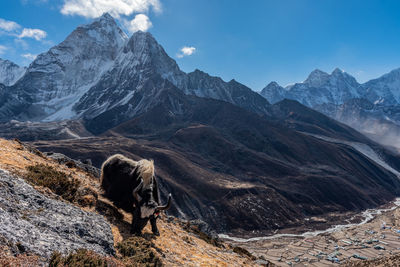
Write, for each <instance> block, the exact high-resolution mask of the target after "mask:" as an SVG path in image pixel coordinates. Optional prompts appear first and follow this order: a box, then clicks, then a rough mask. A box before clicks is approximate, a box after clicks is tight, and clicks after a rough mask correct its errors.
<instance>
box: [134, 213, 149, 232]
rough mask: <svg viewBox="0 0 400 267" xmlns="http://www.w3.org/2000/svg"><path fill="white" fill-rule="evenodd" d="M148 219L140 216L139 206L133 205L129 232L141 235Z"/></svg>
mask: <svg viewBox="0 0 400 267" xmlns="http://www.w3.org/2000/svg"><path fill="white" fill-rule="evenodd" d="M148 220H149V219H148V218H145V219H142V218H140V208H136V207H135V208H134V210H133V213H132V225H131V234H134V235H138V236H139V235H141V234H142V230H143V228H144V227H145V226H146V224H147V222H148Z"/></svg>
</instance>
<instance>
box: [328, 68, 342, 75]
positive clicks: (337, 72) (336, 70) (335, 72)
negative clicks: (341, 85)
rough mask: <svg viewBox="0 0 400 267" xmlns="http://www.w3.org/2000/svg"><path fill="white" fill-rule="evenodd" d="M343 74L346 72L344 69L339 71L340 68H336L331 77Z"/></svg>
mask: <svg viewBox="0 0 400 267" xmlns="http://www.w3.org/2000/svg"><path fill="white" fill-rule="evenodd" d="M343 73H345V71H344V70H342V69H339V68H335V69H334V70H333V71H332V74H331V75H335V76H336V75H341V74H343Z"/></svg>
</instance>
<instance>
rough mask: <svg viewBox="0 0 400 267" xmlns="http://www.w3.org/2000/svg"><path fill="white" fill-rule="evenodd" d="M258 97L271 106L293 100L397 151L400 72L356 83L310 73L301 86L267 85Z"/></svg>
mask: <svg viewBox="0 0 400 267" xmlns="http://www.w3.org/2000/svg"><path fill="white" fill-rule="evenodd" d="M260 94H261V95H262V96H264V97H265V98H266V99H267V100H268V101H270V102H271V103H277V102H279V101H281V100H283V99H285V98H286V99H293V100H296V101H299V102H300V103H302V104H304V105H306V106H308V107H311V108H313V109H316V110H318V111H320V112H322V113H324V114H326V115H328V116H330V117H332V118H334V119H337V120H339V121H341V122H343V123H346V124H348V125H350V126H351V127H353V128H355V129H357V130H359V131H361V132H363V133H364V134H366V135H368V136H369V137H371V138H372V139H374V140H376V141H377V142H380V143H383V144H385V145H390V146H396V147H398V148H400V144H398V141H396V140H400V139H399V138H400V69H395V70H393V71H391V72H390V73H387V74H385V75H383V76H382V77H380V78H377V79H373V80H371V81H368V82H366V83H364V84H359V83H358V82H357V81H356V79H355V78H354V77H352V76H351V75H350V74H348V73H346V72H344V71H342V70H340V69H335V70H334V71H333V72H332V73H331V74H328V73H326V72H323V71H321V70H314V71H313V72H311V74H310V75H309V76H308V78H307V79H306V80H305V81H304V82H302V83H296V84H294V85H289V86H287V87H282V86H280V85H278V84H277V83H276V82H271V83H270V84H268V85H267V86H266V87H265V88H264V89H263V90H262V91H261V92H260Z"/></svg>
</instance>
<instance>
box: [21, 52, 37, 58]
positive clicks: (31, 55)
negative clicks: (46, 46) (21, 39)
mask: <svg viewBox="0 0 400 267" xmlns="http://www.w3.org/2000/svg"><path fill="white" fill-rule="evenodd" d="M21 56H22V57H24V58H26V59H29V60H35V58H36V57H37V55H33V54H31V53H26V54H22V55H21Z"/></svg>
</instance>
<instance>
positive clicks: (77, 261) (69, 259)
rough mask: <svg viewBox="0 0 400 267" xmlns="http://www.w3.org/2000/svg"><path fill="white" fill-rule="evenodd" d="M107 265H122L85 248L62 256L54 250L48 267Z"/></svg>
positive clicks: (106, 266)
mask: <svg viewBox="0 0 400 267" xmlns="http://www.w3.org/2000/svg"><path fill="white" fill-rule="evenodd" d="M64 266H66V267H67V266H68V267H81V266H88V267H109V266H124V264H123V263H121V262H119V261H118V260H116V259H114V258H111V257H105V256H100V255H98V254H96V253H94V252H93V251H90V250H87V249H78V250H77V251H76V252H74V253H71V254H69V255H67V256H63V255H62V254H61V253H59V252H54V253H53V254H52V256H51V258H50V262H49V267H64Z"/></svg>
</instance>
